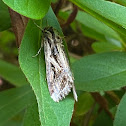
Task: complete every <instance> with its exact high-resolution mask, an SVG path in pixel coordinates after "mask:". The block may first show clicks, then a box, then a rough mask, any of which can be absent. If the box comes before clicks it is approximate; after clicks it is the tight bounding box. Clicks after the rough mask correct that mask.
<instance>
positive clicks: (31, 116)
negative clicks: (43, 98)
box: [23, 100, 41, 126]
mask: <svg viewBox="0 0 126 126" xmlns="http://www.w3.org/2000/svg"><path fill="white" fill-rule="evenodd" d="M40 125H41V124H40V121H39V113H38V105H37V102H36V100H35V102H34V101H33V103H32V104H31V105H29V106H28V107H27V109H26V113H25V116H24V121H23V126H40Z"/></svg>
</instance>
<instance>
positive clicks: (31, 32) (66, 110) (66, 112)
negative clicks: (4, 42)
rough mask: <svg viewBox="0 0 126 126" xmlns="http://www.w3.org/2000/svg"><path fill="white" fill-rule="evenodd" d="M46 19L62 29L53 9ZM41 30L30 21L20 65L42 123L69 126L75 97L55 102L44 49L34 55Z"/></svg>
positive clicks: (38, 44)
mask: <svg viewBox="0 0 126 126" xmlns="http://www.w3.org/2000/svg"><path fill="white" fill-rule="evenodd" d="M44 21H45V22H47V23H48V25H50V26H53V27H55V28H56V29H57V28H58V29H57V30H59V31H60V29H59V24H58V22H57V19H56V17H55V15H54V14H53V12H52V10H51V9H50V10H49V12H48V13H47V15H46V17H45V18H44ZM47 23H46V24H47ZM57 24H58V25H57ZM40 32H41V31H40V30H39V29H38V28H37V27H36V26H35V25H34V23H33V22H32V21H29V23H28V25H27V28H26V31H25V33H24V37H23V40H22V43H21V47H20V54H19V62H20V66H21V69H22V70H23V72H24V74H25V75H26V77H27V79H28V81H29V82H30V84H31V86H32V88H33V90H34V92H35V95H36V98H37V102H38V111H39V117H40V122H41V125H42V126H45V125H46V126H52V124H53V125H54V126H69V124H70V120H71V117H72V112H73V108H74V100H73V97H70V96H68V97H66V98H65V99H64V100H62V101H60V102H59V103H56V102H54V101H53V100H52V99H51V97H50V94H49V91H48V87H47V83H46V75H45V61H44V53H43V49H42V50H41V54H39V55H38V56H37V57H35V58H33V57H32V56H33V55H35V54H36V53H37V51H38V49H39V48H40ZM60 32H61V31H60ZM24 55H25V56H24Z"/></svg>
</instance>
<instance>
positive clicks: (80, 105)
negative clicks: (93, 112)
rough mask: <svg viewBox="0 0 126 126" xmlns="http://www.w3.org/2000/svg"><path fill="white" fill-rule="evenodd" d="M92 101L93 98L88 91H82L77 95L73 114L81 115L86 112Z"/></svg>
mask: <svg viewBox="0 0 126 126" xmlns="http://www.w3.org/2000/svg"><path fill="white" fill-rule="evenodd" d="M93 103H94V99H93V98H92V96H91V95H90V94H89V93H85V92H84V93H83V94H81V95H80V96H79V97H78V102H77V103H76V104H75V116H82V115H84V114H86V112H88V111H89V110H90V109H91V107H92V105H93Z"/></svg>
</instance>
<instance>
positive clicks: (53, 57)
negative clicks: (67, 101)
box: [38, 27, 77, 102]
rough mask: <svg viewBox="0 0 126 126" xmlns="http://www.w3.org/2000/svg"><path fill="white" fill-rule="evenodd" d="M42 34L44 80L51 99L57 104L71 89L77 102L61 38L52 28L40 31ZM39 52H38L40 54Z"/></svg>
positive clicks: (72, 78)
mask: <svg viewBox="0 0 126 126" xmlns="http://www.w3.org/2000/svg"><path fill="white" fill-rule="evenodd" d="M42 34H43V38H42V45H43V44H44V55H45V64H46V79H47V84H48V89H49V93H50V96H51V98H52V99H53V100H54V101H55V102H59V101H60V100H62V99H63V98H65V96H67V95H68V94H69V92H71V89H72V90H73V95H74V99H75V100H76V101H77V94H76V90H75V86H74V77H73V74H72V72H71V69H70V65H69V60H68V58H67V55H66V53H65V50H64V45H63V39H62V37H61V36H60V35H59V33H58V31H57V30H55V29H54V28H53V27H46V28H44V29H42ZM40 50H41V49H40ZM40 50H39V51H38V52H40Z"/></svg>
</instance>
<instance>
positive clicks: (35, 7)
mask: <svg viewBox="0 0 126 126" xmlns="http://www.w3.org/2000/svg"><path fill="white" fill-rule="evenodd" d="M3 2H4V3H5V4H7V5H8V6H9V7H10V8H12V9H13V10H14V11H16V12H18V13H20V14H22V15H24V16H26V17H29V18H32V19H41V18H42V17H44V16H45V14H46V13H47V11H48V9H49V6H50V2H51V0H21V1H20V0H3Z"/></svg>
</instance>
